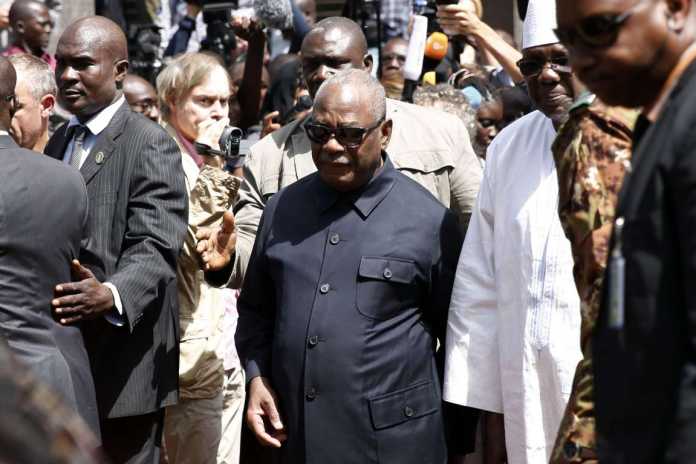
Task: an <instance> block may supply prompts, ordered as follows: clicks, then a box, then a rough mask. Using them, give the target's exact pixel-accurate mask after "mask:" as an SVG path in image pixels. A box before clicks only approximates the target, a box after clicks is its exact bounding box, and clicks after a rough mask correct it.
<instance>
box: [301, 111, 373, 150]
mask: <svg viewBox="0 0 696 464" xmlns="http://www.w3.org/2000/svg"><path fill="white" fill-rule="evenodd" d="M382 121H384V118H380V119H379V121H377V122H376V123H375V124H374V125H372V126H370V127H337V128H335V129H334V128H331V127H329V126H325V125H324V124H319V123H317V122H314V121H310V122H308V123H307V124H305V132H307V137H309V140H311V141H312V142H314V143H318V144H320V145H324V144H325V143H327V142H328V141H329V140H331V137H335V138H336V141H337V142H338V143H340V144H341V145H343V146H344V147H346V148H357V147H359V146H360V145H362V143H363V142H364V141H365V136H366V135H367V134H368V133H369V132H370V131H373V130H374V129H376V128H378V127H379V126H380V124H382Z"/></svg>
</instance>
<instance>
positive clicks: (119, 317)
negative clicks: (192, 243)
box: [63, 95, 126, 327]
mask: <svg viewBox="0 0 696 464" xmlns="http://www.w3.org/2000/svg"><path fill="white" fill-rule="evenodd" d="M125 101H126V98H125V97H124V96H123V95H121V97H120V98H119V99H118V100H116V101H115V102H113V103H112V104H110V105H109V106H107V107H106V108H104V109H103V110H101V111H100V112H99V113H97V114H95V115H94V116H92V118H91V119H90V120H89V121H87V122H85V123H84V124H82V125H83V126H85V127H86V128H87V133H86V134H85V139H84V141H83V142H82V156H81V157H80V168H82V166H83V165H84V164H85V161H86V160H87V158H88V157H89V155H90V153H91V151H92V148H93V147H94V144H95V142H96V141H97V136H99V134H101V133H102V131H103V130H104V129H106V127H107V126H108V125H109V123H110V122H111V120H112V119H113V117H114V115H115V114H116V112H117V111H118V109H119V108H120V107H121V105H123V103H124V102H125ZM78 125H80V121H78V119H77V117H76V116H73V117H71V118H70V120H69V121H68V131H69V130H70V128H71V127H73V126H78ZM74 143H75V140H74V139H73V140H70V143H68V146H67V147H66V148H65V153H63V162H64V163H65V164H68V165H69V164H70V157H71V156H72V152H73V145H74ZM104 285H106V286H107V287H108V288H109V290H111V293H112V294H113V296H114V306H115V307H116V311H117V312H118V313H117V314H116V313H113V312H111V313H107V314H106V315H105V317H106V320H108V321H109V322H111V323H112V324H114V325H117V326H119V327H121V326H122V325H124V324H125V317H126V316H125V315H124V314H123V303H122V302H121V296H120V295H119V294H118V289H117V288H116V287H115V286H114V285H113V284H112V283H110V282H104Z"/></svg>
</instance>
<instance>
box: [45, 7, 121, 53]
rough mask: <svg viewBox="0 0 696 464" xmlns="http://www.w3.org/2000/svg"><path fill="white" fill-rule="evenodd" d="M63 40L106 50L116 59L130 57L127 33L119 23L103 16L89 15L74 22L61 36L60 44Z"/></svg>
mask: <svg viewBox="0 0 696 464" xmlns="http://www.w3.org/2000/svg"><path fill="white" fill-rule="evenodd" d="M63 42H67V43H70V44H79V45H82V46H89V47H91V48H93V49H96V50H105V51H107V52H108V53H110V54H111V57H112V58H113V60H114V61H120V60H127V59H128V41H127V40H126V35H125V34H124V33H123V30H121V28H120V27H119V26H118V24H116V23H115V22H113V21H112V20H110V19H108V18H105V17H103V16H87V17H85V18H81V19H78V20H77V21H75V22H73V23H72V24H70V25H69V26H68V27H67V29H65V31H64V32H63V35H61V36H60V40H59V41H58V46H60V45H61V43H63Z"/></svg>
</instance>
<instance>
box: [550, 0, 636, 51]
mask: <svg viewBox="0 0 696 464" xmlns="http://www.w3.org/2000/svg"><path fill="white" fill-rule="evenodd" d="M645 3H646V2H645V1H640V2H638V3H636V4H635V5H633V6H632V7H631V8H629V9H628V10H626V11H624V12H623V13H604V14H598V15H593V16H588V17H587V18H584V19H582V20H581V21H580V22H579V23H578V24H576V25H575V26H573V27H559V28H557V29H554V32H555V33H556V37H558V40H559V41H560V42H561V43H562V44H564V45H566V46H568V47H574V46H576V45H578V44H581V45H582V46H584V47H586V48H606V47H609V46H611V45H613V44H614V42H616V39H617V37H618V36H619V29H620V28H621V26H623V24H624V23H625V22H626V21H628V19H629V18H630V17H631V16H633V14H634V13H635V12H636V11H637V10H638V8H639V7H641V6H643V5H645Z"/></svg>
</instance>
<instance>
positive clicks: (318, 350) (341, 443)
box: [236, 159, 461, 464]
mask: <svg viewBox="0 0 696 464" xmlns="http://www.w3.org/2000/svg"><path fill="white" fill-rule="evenodd" d="M460 247H461V236H460V232H459V228H458V225H457V220H456V217H455V216H454V215H453V214H452V213H450V212H449V211H448V210H447V209H445V208H444V207H443V206H442V205H441V204H440V203H439V202H438V201H437V200H436V199H435V198H434V197H433V196H432V195H431V194H430V193H429V192H428V191H427V190H425V189H424V188H422V187H421V186H420V185H418V184H417V183H415V182H414V181H412V180H410V179H408V178H407V177H406V176H404V175H403V174H401V173H399V172H398V171H396V170H395V169H394V167H393V165H392V164H391V162H390V161H389V160H388V159H387V160H386V162H385V166H384V168H383V169H382V170H381V172H380V173H379V174H378V175H377V176H376V177H375V178H374V179H373V180H372V181H371V182H370V183H369V184H368V185H367V186H366V187H364V188H363V189H362V190H361V191H359V192H353V193H351V194H340V193H338V192H336V191H334V190H332V189H331V188H329V187H328V186H327V185H326V184H324V183H323V182H322V181H321V180H320V178H319V176H318V174H316V173H315V174H312V175H310V176H307V177H305V178H303V179H301V180H299V181H298V182H296V183H295V184H293V185H291V186H289V187H287V188H286V189H284V190H281V191H280V192H279V193H277V194H276V195H275V196H273V197H272V198H271V200H270V201H269V202H268V205H267V206H266V209H265V211H264V215H263V218H262V221H261V226H260V229H259V233H258V235H257V238H256V243H255V245H254V251H253V253H252V256H251V260H250V263H249V268H248V271H247V274H246V279H245V282H244V287H243V290H242V294H241V297H240V299H239V302H238V309H239V325H238V329H237V336H236V341H237V347H238V350H239V353H240V356H241V358H242V362H243V363H244V365H245V366H246V370H247V375H248V379H251V378H253V377H255V376H258V375H262V376H264V377H268V378H269V379H271V384H272V385H273V387H274V389H275V390H276V392H277V394H278V396H279V401H280V409H281V415H282V417H283V421H284V424H285V427H286V429H287V431H288V440H287V441H286V442H285V443H284V444H283V448H282V451H281V455H282V459H281V461H282V462H285V463H293V464H295V463H304V462H306V463H317V464H326V463H356V464H367V463H390V464H396V463H398V464H408V463H414V464H415V463H418V464H427V463H438V464H441V463H444V462H445V461H446V447H445V437H444V430H443V419H442V411H441V389H440V383H439V380H438V374H437V370H436V366H435V356H434V353H435V345H436V342H435V339H436V337H439V338H440V339H442V337H443V336H444V331H445V326H446V321H447V310H448V306H449V301H450V293H451V289H452V283H453V279H454V273H455V270H456V266H457V260H458V257H459V250H460Z"/></svg>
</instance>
